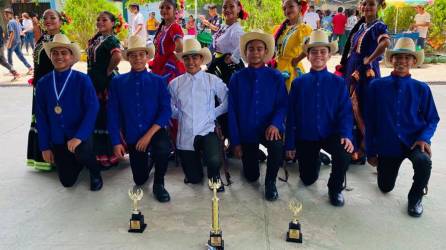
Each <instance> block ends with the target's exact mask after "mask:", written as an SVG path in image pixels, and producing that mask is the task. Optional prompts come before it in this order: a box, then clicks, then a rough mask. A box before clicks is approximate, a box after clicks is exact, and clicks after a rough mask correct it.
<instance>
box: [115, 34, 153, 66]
mask: <svg viewBox="0 0 446 250" xmlns="http://www.w3.org/2000/svg"><path fill="white" fill-rule="evenodd" d="M139 50H144V51H146V52H147V54H148V56H149V59H152V58H153V56H154V55H155V46H153V44H152V45H150V46H149V47H147V46H146V41H145V40H144V38H142V37H140V36H137V35H135V36H131V37H129V40H128V47H127V49H125V50H124V51H123V52H122V57H123V58H124V60H128V57H127V55H128V53H129V52H132V51H139Z"/></svg>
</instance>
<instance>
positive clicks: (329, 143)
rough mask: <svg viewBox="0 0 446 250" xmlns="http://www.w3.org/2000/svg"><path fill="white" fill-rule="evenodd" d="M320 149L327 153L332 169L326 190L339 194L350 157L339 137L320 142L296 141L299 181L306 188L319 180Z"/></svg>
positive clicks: (331, 137)
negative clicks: (330, 159) (330, 158)
mask: <svg viewBox="0 0 446 250" xmlns="http://www.w3.org/2000/svg"><path fill="white" fill-rule="evenodd" d="M321 149H324V150H325V151H327V152H328V153H329V154H331V157H332V169H331V173H330V179H329V180H328V185H327V186H328V189H329V190H330V191H332V192H341V191H342V189H343V184H344V181H345V173H346V172H347V169H348V166H349V164H350V159H351V155H350V154H349V153H348V152H347V151H345V149H344V145H342V144H341V138H340V137H339V136H330V137H328V138H326V139H324V140H321V141H301V140H298V141H296V155H297V160H298V162H299V174H300V179H301V180H302V182H303V183H304V184H305V185H307V186H308V185H311V184H313V183H314V182H315V181H316V180H317V179H318V178H319V171H320V167H321V161H320V157H319V151H320V150H321Z"/></svg>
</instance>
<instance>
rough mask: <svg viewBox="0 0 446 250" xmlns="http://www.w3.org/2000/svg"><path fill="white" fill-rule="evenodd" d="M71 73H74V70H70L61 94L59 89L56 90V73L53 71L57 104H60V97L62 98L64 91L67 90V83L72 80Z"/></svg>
mask: <svg viewBox="0 0 446 250" xmlns="http://www.w3.org/2000/svg"><path fill="white" fill-rule="evenodd" d="M71 73H73V70H72V69H70V73H69V74H68V76H67V79H65V82H64V84H63V86H62V90H61V91H60V93H57V88H56V73H55V71H54V70H53V87H54V93H55V94H56V100H57V104H59V100H60V97H61V96H62V94H63V92H64V90H65V87H66V86H67V83H68V80H69V79H70V76H71Z"/></svg>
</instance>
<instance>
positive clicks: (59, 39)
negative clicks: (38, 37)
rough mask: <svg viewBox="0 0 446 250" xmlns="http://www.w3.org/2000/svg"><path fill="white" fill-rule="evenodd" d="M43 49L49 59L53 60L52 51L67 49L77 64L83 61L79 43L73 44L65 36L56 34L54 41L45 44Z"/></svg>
mask: <svg viewBox="0 0 446 250" xmlns="http://www.w3.org/2000/svg"><path fill="white" fill-rule="evenodd" d="M43 48H44V49H45V53H46V54H47V56H48V57H49V58H51V50H52V49H54V48H67V49H69V50H70V51H71V53H73V57H74V62H73V64H75V63H77V62H78V61H79V60H80V59H81V49H80V48H79V45H78V44H77V43H73V42H71V41H70V39H68V37H67V36H66V35H64V34H60V33H59V34H56V35H54V37H53V41H51V42H46V43H43Z"/></svg>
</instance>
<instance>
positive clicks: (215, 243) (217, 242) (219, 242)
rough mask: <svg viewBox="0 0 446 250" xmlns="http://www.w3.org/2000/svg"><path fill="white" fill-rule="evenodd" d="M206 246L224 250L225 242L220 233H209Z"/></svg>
mask: <svg viewBox="0 0 446 250" xmlns="http://www.w3.org/2000/svg"><path fill="white" fill-rule="evenodd" d="M208 245H209V246H211V247H213V248H215V249H217V250H224V249H225V242H224V240H223V237H222V234H221V232H220V233H213V232H211V233H210V237H209V240H208Z"/></svg>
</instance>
